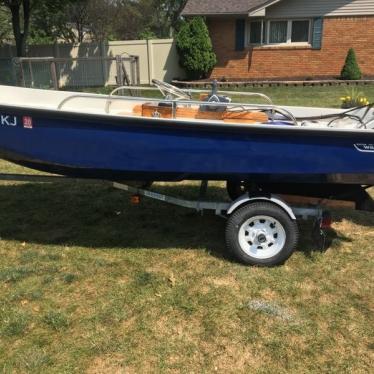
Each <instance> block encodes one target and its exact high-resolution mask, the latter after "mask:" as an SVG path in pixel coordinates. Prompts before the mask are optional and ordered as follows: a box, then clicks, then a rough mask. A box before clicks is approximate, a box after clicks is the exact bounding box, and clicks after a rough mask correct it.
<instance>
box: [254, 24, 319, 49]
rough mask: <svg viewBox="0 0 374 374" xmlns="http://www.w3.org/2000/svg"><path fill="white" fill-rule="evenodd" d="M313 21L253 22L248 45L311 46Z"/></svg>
mask: <svg viewBox="0 0 374 374" xmlns="http://www.w3.org/2000/svg"><path fill="white" fill-rule="evenodd" d="M311 24H312V23H311V20H309V19H297V20H261V19H258V20H253V21H250V22H249V24H248V44H251V45H261V44H265V45H266V44H270V45H282V44H296V45H297V44H298V45H305V44H310V40H311Z"/></svg>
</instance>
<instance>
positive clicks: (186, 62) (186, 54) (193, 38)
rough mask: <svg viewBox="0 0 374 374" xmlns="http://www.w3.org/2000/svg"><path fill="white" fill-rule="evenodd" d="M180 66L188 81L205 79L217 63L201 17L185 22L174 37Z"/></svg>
mask: <svg viewBox="0 0 374 374" xmlns="http://www.w3.org/2000/svg"><path fill="white" fill-rule="evenodd" d="M176 43H177V49H178V52H179V57H180V64H181V66H182V67H183V68H184V69H185V70H186V73H187V74H188V77H189V78H190V79H201V78H205V77H206V76H207V74H208V73H209V71H210V70H211V69H212V68H213V67H214V65H215V64H216V63H217V58H216V55H215V53H214V52H213V47H212V42H211V40H210V37H209V31H208V28H207V26H206V24H205V22H204V19H203V18H202V17H195V18H192V19H191V20H189V21H187V22H185V23H184V24H183V25H182V26H181V28H180V30H179V32H178V34H177V35H176Z"/></svg>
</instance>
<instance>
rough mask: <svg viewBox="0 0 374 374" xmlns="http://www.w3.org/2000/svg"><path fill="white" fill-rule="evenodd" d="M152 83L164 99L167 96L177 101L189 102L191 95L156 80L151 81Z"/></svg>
mask: <svg viewBox="0 0 374 374" xmlns="http://www.w3.org/2000/svg"><path fill="white" fill-rule="evenodd" d="M152 83H153V84H154V85H155V86H156V87H157V88H158V89H159V90H160V92H161V93H162V94H163V95H164V96H165V97H166V96H167V94H169V95H173V96H175V97H177V98H178V99H185V100H191V95H189V94H188V93H187V92H185V91H183V90H181V89H180V88H178V87H175V86H173V85H171V84H169V83H166V82H162V81H159V80H158V79H152Z"/></svg>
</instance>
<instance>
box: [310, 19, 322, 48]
mask: <svg viewBox="0 0 374 374" xmlns="http://www.w3.org/2000/svg"><path fill="white" fill-rule="evenodd" d="M322 35H323V18H315V19H314V20H313V36H312V48H313V49H321V48H322Z"/></svg>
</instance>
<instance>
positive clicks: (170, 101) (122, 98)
mask: <svg viewBox="0 0 374 374" xmlns="http://www.w3.org/2000/svg"><path fill="white" fill-rule="evenodd" d="M121 89H136V90H143V91H145V90H150V89H151V90H158V89H157V88H153V87H152V88H149V87H132V86H131V87H129V86H123V87H118V89H115V90H114V91H113V92H117V91H119V90H121ZM202 91H204V90H202ZM113 92H112V93H111V94H110V95H107V96H99V95H94V94H76V95H71V96H68V97H66V98H65V99H63V100H62V101H61V102H60V103H59V105H58V106H57V109H58V110H62V108H63V106H64V105H65V104H66V103H68V102H69V101H71V100H74V99H82V98H88V99H95V100H106V103H105V108H104V110H105V113H106V114H110V105H111V103H112V101H132V102H134V101H135V102H154V103H159V102H160V99H157V98H149V97H133V96H113ZM227 92H228V91H227ZM237 94H241V93H240V92H237ZM247 96H260V97H266V95H263V94H256V93H251V95H247ZM267 99H269V98H267ZM161 100H162V102H163V103H165V104H170V106H171V108H172V119H176V109H177V107H178V105H184V106H192V105H197V106H200V105H202V104H204V106H206V105H207V106H209V105H210V106H212V107H217V106H220V107H226V108H227V107H232V108H233V107H234V108H235V107H241V108H243V109H244V110H261V111H269V112H270V113H271V115H272V118H270V119H271V120H272V121H273V120H274V119H275V118H274V116H275V114H276V113H278V114H281V115H282V116H284V117H285V119H286V120H288V121H290V122H292V124H293V125H294V126H298V125H299V124H298V122H297V119H296V118H295V117H294V115H293V114H292V113H290V112H289V111H288V110H286V109H284V108H281V107H277V106H275V105H274V104H271V105H270V104H267V105H266V104H249V103H248V104H247V103H219V102H214V103H209V102H202V101H197V100H174V99H161ZM269 100H270V99H269ZM270 101H271V100H270Z"/></svg>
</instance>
